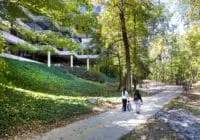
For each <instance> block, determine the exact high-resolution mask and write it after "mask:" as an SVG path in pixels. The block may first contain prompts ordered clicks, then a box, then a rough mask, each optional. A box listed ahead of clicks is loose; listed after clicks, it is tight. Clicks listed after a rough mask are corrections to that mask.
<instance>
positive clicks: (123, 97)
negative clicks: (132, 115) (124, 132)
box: [122, 88, 128, 112]
mask: <svg viewBox="0 0 200 140" xmlns="http://www.w3.org/2000/svg"><path fill="white" fill-rule="evenodd" d="M127 101H128V92H127V91H126V88H124V89H123V91H122V103H123V111H125V112H126V105H127Z"/></svg>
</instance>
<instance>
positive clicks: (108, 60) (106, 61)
mask: <svg viewBox="0 0 200 140" xmlns="http://www.w3.org/2000/svg"><path fill="white" fill-rule="evenodd" d="M99 66H100V71H101V72H102V73H105V74H106V75H108V76H109V77H113V78H117V77H118V74H119V70H118V66H117V65H114V60H113V56H112V55H111V56H109V55H108V56H104V57H102V59H101V62H100V64H99Z"/></svg>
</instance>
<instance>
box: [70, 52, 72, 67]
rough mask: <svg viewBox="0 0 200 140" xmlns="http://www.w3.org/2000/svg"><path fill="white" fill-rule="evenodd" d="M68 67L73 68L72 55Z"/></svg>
mask: <svg viewBox="0 0 200 140" xmlns="http://www.w3.org/2000/svg"><path fill="white" fill-rule="evenodd" d="M70 67H71V68H73V55H71V56H70Z"/></svg>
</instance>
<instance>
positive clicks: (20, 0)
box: [7, 0, 97, 34]
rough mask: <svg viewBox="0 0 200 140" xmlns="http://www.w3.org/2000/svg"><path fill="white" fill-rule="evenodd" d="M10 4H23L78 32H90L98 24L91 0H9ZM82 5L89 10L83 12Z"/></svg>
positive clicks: (34, 11) (33, 11) (35, 12)
mask: <svg viewBox="0 0 200 140" xmlns="http://www.w3.org/2000/svg"><path fill="white" fill-rule="evenodd" d="M10 4H17V5H21V6H23V7H25V8H28V9H29V10H30V11H31V12H32V13H34V14H36V15H43V16H46V17H47V18H48V19H49V20H51V21H54V22H56V23H58V24H59V25H62V26H66V27H75V29H76V31H77V33H85V34H89V33H91V32H92V28H96V26H97V22H96V15H94V14H93V12H92V10H93V9H92V7H93V6H92V5H91V4H90V2H89V0H84V1H82V0H68V1H63V0H56V1H55V0H34V1H32V0H17V1H9V2H7V5H10ZM81 7H85V8H86V9H87V11H86V12H84V13H81V12H80V8H81Z"/></svg>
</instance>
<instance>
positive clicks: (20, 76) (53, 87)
mask: <svg viewBox="0 0 200 140" xmlns="http://www.w3.org/2000/svg"><path fill="white" fill-rule="evenodd" d="M6 62H7V64H8V66H9V75H8V76H7V78H8V80H9V81H11V83H12V85H13V86H15V87H19V88H23V89H28V90H33V91H37V92H44V93H48V94H54V95H67V96H101V95H103V96H112V95H114V93H113V92H112V93H110V92H108V91H107V89H106V87H105V85H104V84H101V83H96V82H92V81H88V80H84V79H81V78H78V77H76V76H74V75H72V74H69V73H67V72H66V71H64V70H62V69H60V68H57V67H52V68H48V67H47V66H46V65H43V64H34V63H29V62H19V61H16V60H10V59H6Z"/></svg>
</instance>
